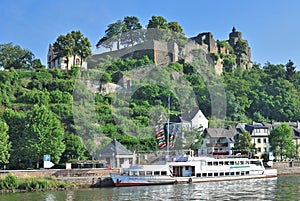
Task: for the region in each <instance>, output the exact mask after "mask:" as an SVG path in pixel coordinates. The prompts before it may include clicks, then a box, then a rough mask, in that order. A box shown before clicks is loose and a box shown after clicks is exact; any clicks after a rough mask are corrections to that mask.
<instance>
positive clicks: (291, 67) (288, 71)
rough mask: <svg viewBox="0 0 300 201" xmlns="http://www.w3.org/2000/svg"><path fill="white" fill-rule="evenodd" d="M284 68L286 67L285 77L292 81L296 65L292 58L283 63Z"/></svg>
mask: <svg viewBox="0 0 300 201" xmlns="http://www.w3.org/2000/svg"><path fill="white" fill-rule="evenodd" d="M285 69H286V79H287V80H289V81H290V82H293V80H294V76H295V73H296V66H294V62H292V60H290V59H289V61H288V62H287V64H285Z"/></svg>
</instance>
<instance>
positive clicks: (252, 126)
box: [245, 124, 269, 133]
mask: <svg viewBox="0 0 300 201" xmlns="http://www.w3.org/2000/svg"><path fill="white" fill-rule="evenodd" d="M261 128H262V129H268V128H269V127H268V126H264V125H262V124H246V125H245V129H246V131H248V132H249V133H252V132H253V130H254V129H261Z"/></svg>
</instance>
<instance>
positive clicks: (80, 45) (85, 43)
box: [67, 31, 92, 66]
mask: <svg viewBox="0 0 300 201" xmlns="http://www.w3.org/2000/svg"><path fill="white" fill-rule="evenodd" d="M67 35H70V37H71V38H73V40H74V50H73V51H72V52H73V65H74V66H75V57H76V55H78V56H79V57H80V58H81V59H80V65H82V61H83V60H84V59H86V58H87V57H88V56H90V55H91V54H92V50H91V43H90V41H89V39H88V38H86V37H84V36H83V34H82V33H81V32H80V31H71V33H68V34H67Z"/></svg>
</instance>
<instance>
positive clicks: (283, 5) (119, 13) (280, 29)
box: [0, 0, 300, 70]
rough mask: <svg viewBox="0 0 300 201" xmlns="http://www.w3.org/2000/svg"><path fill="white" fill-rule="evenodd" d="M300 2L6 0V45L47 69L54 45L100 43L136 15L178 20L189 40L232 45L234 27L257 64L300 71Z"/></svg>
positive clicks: (2, 31)
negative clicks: (78, 37) (68, 37)
mask: <svg viewBox="0 0 300 201" xmlns="http://www.w3.org/2000/svg"><path fill="white" fill-rule="evenodd" d="M299 10H300V1H298V0H287V1H279V0H251V1H246V0H244V1H243V0H228V1H224V0H211V1H208V0H205V1H202V0H195V1H189V0H186V1H174V0H159V1H158V0H151V1H142V0H127V1H121V0H73V1H71V0H48V1H47V0H43V1H41V0H15V1H11V0H2V1H1V12H0V44H3V43H9V42H13V44H14V45H20V46H21V47H22V48H24V49H29V50H30V51H32V52H33V53H34V55H35V56H36V58H39V59H41V60H42V63H43V64H46V54H47V51H48V46H49V44H50V43H54V42H55V40H56V38H57V37H58V36H59V35H61V34H64V35H65V34H67V33H68V32H71V31H72V30H80V31H81V32H82V33H83V35H84V36H85V37H88V38H89V40H90V42H91V43H92V45H93V50H95V44H96V43H97V41H98V40H99V39H100V38H101V37H102V36H103V35H104V31H105V30H106V28H107V25H108V24H110V23H114V22H116V21H117V20H118V19H121V20H122V19H123V18H124V17H125V16H136V17H138V18H139V19H140V22H141V24H142V25H143V26H146V24H147V23H148V21H149V19H150V18H151V16H153V15H160V16H163V17H165V18H166V19H167V20H168V21H177V22H178V23H179V24H180V25H181V26H182V28H183V30H184V33H185V34H186V35H187V36H188V37H192V36H195V35H197V34H198V33H201V32H207V31H210V32H212V34H213V36H214V38H215V40H217V39H219V40H226V39H228V34H229V33H230V32H231V29H232V27H233V26H235V27H236V29H237V31H241V32H242V33H243V38H244V39H246V40H248V43H249V45H250V47H251V51H252V60H253V61H254V62H257V63H260V64H262V65H263V64H265V63H266V62H267V61H269V62H271V63H274V64H278V63H281V64H286V63H287V62H288V60H289V59H291V60H292V61H294V63H295V65H296V66H297V67H298V70H299V69H300V68H299V66H300V24H299V20H300V14H299Z"/></svg>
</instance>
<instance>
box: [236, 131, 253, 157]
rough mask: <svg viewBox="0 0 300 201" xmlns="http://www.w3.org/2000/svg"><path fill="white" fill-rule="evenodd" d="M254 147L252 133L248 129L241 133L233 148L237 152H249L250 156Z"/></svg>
mask: <svg viewBox="0 0 300 201" xmlns="http://www.w3.org/2000/svg"><path fill="white" fill-rule="evenodd" d="M252 148H253V144H252V142H251V135H250V133H249V132H247V131H243V132H242V133H241V134H239V136H238V138H237V139H236V140H235V141H234V148H233V150H234V151H235V152H236V153H242V154H247V155H248V156H249V155H250V153H251V149H252Z"/></svg>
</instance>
